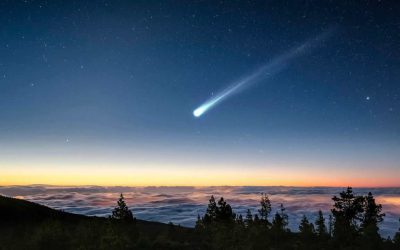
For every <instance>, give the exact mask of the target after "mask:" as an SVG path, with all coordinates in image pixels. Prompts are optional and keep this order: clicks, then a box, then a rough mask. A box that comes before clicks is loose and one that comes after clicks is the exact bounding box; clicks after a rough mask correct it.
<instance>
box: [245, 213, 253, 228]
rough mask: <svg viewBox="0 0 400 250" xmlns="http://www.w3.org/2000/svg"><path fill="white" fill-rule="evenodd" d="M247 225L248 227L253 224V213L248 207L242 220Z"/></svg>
mask: <svg viewBox="0 0 400 250" xmlns="http://www.w3.org/2000/svg"><path fill="white" fill-rule="evenodd" d="M244 222H245V223H246V226H247V227H250V226H251V225H252V224H253V215H252V214H251V211H250V209H247V213H246V219H245V221H244Z"/></svg>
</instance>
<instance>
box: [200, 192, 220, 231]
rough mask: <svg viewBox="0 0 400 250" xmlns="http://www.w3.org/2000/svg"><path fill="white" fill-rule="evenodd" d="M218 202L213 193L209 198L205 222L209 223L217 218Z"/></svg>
mask: <svg viewBox="0 0 400 250" xmlns="http://www.w3.org/2000/svg"><path fill="white" fill-rule="evenodd" d="M217 210H218V208H217V203H216V202H215V198H214V195H211V198H210V199H209V200H208V206H207V211H206V214H205V215H204V218H203V221H204V224H206V225H208V224H211V223H212V222H215V220H216V218H217Z"/></svg>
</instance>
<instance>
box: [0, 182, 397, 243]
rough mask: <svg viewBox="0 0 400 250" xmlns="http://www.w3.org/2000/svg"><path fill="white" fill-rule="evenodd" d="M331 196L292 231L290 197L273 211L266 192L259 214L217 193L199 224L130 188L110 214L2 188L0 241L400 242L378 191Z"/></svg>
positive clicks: (350, 190) (350, 189) (199, 216)
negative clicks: (147, 210)
mask: <svg viewBox="0 0 400 250" xmlns="http://www.w3.org/2000/svg"><path fill="white" fill-rule="evenodd" d="M332 202H333V204H332V209H331V211H330V212H331V213H330V214H329V216H328V218H325V217H324V215H323V212H322V211H319V212H318V216H317V219H316V220H315V221H309V219H308V218H307V217H306V216H304V217H303V219H302V220H301V222H300V224H299V225H298V230H296V231H291V230H290V229H289V228H288V223H289V219H290V218H289V217H288V215H287V213H286V209H285V207H284V204H279V209H278V210H277V211H276V213H275V214H272V204H271V201H270V199H269V197H268V195H267V194H261V197H260V205H259V207H258V210H257V213H256V214H252V213H251V211H250V210H248V211H247V214H245V215H242V214H236V213H235V211H233V209H232V207H231V206H230V205H229V204H228V202H227V201H226V200H225V199H224V198H223V197H221V198H219V199H215V197H214V196H211V198H210V199H209V203H208V206H207V209H206V211H205V213H204V214H203V215H198V218H197V222H196V225H195V228H185V227H182V226H179V225H174V224H172V223H169V224H163V223H157V222H149V221H143V220H139V219H136V218H135V217H134V215H133V214H132V212H131V210H130V209H129V208H128V205H127V204H126V202H125V200H124V197H123V194H121V195H120V197H119V199H118V201H117V205H116V207H115V208H114V210H113V211H112V214H111V215H110V216H109V217H108V218H103V217H88V216H83V215H77V214H71V213H66V212H63V211H59V210H54V209H51V208H48V207H45V206H42V205H39V204H36V203H32V202H28V201H25V200H19V199H14V198H9V197H4V196H0V249H4V250H5V249H7V250H8V249H299V250H300V249H371V250H372V249H400V228H399V231H398V232H397V233H396V235H395V236H394V237H393V238H386V239H384V238H382V237H381V236H380V234H379V224H380V223H381V222H382V221H383V219H384V216H385V214H384V213H383V212H382V206H381V205H380V204H377V203H376V202H375V198H374V196H373V195H372V193H368V194H367V195H365V196H360V195H356V194H355V193H354V192H353V190H352V188H351V187H348V188H347V189H345V190H343V191H342V192H340V193H339V194H338V195H337V196H334V197H332Z"/></svg>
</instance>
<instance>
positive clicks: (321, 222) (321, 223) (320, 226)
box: [315, 210, 327, 237]
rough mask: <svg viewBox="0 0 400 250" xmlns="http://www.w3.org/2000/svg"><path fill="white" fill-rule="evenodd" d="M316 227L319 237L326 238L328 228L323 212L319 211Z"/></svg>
mask: <svg viewBox="0 0 400 250" xmlns="http://www.w3.org/2000/svg"><path fill="white" fill-rule="evenodd" d="M315 226H316V227H317V228H316V233H317V235H318V236H320V237H321V236H324V235H326V234H327V230H326V226H325V218H324V215H323V214H322V211H321V210H319V211H318V217H317V219H316V220H315Z"/></svg>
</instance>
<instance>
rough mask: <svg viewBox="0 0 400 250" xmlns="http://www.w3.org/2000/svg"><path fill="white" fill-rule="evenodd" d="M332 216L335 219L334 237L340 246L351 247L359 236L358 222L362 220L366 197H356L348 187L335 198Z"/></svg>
mask: <svg viewBox="0 0 400 250" xmlns="http://www.w3.org/2000/svg"><path fill="white" fill-rule="evenodd" d="M332 200H333V201H334V202H335V203H334V205H333V209H332V210H331V211H332V215H333V217H334V228H333V236H334V239H335V240H336V242H338V243H339V244H340V245H349V244H350V243H352V242H353V241H354V239H355V237H356V236H357V234H358V224H357V223H358V222H359V221H361V220H362V213H363V212H364V206H363V204H364V197H362V196H355V195H354V193H353V189H352V188H351V187H348V188H347V189H346V190H345V191H343V192H341V193H340V194H339V197H337V196H334V197H333V198H332Z"/></svg>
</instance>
